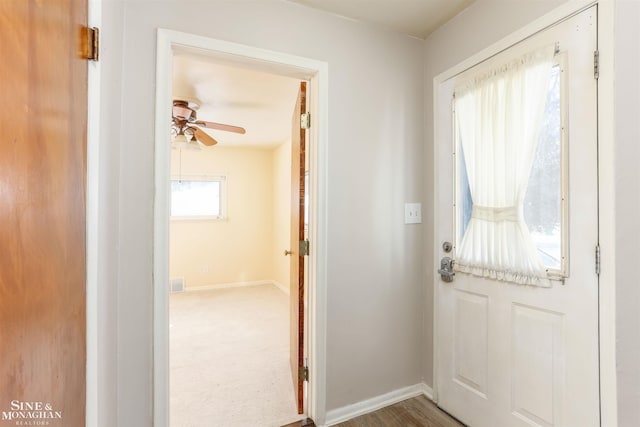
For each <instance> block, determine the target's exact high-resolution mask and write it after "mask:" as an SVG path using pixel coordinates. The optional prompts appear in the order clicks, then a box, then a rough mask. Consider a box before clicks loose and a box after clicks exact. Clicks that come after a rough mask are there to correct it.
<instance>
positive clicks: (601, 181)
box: [433, 0, 617, 426]
mask: <svg viewBox="0 0 640 427" xmlns="http://www.w3.org/2000/svg"><path fill="white" fill-rule="evenodd" d="M594 4H597V5H598V49H599V50H600V77H599V79H598V140H599V142H598V145H599V148H598V154H599V157H598V164H599V178H598V185H599V188H600V190H599V203H598V204H599V219H598V222H599V230H600V231H599V234H600V236H599V239H600V248H601V253H602V258H601V265H602V273H601V274H600V283H599V292H600V301H599V312H600V319H599V321H600V331H599V332H600V412H601V415H600V417H601V418H600V423H601V425H602V426H616V425H617V388H616V387H617V386H616V365H615V364H616V353H615V352H616V348H615V339H616V335H615V319H616V311H615V295H616V279H615V240H614V239H615V203H614V201H615V169H614V168H615V163H614V159H615V157H614V156H615V151H614V148H615V147H614V143H615V142H614V141H615V130H614V104H615V103H614V90H613V89H614V31H613V29H614V8H615V5H614V2H613V1H608V0H602V1H593V0H574V1H570V2H567V3H564V4H563V5H561V6H560V7H558V8H556V9H554V10H553V11H551V12H549V13H548V14H546V15H544V16H542V17H541V18H539V19H536V20H535V21H533V22H532V23H530V24H528V25H526V26H525V27H523V28H521V29H520V30H518V31H516V32H514V33H512V34H510V35H509V36H507V37H505V38H503V39H502V40H500V41H498V42H496V43H494V44H492V45H491V46H489V47H487V48H486V49H483V50H482V51H480V52H478V53H477V54H475V55H473V56H471V57H470V58H468V59H466V60H465V61H462V62H461V63H460V64H458V65H456V66H454V67H452V68H450V69H448V70H447V71H445V72H443V73H441V74H439V75H437V76H436V77H435V78H434V80H433V106H434V109H433V111H434V144H433V150H434V157H433V159H434V164H433V168H434V176H435V177H436V179H435V180H434V188H433V197H434V198H433V200H436V201H437V200H439V196H438V195H439V188H438V179H437V177H438V176H439V174H438V170H439V164H438V161H437V159H438V149H439V148H438V144H437V141H439V132H440V130H439V127H440V124H439V121H438V111H439V109H438V90H439V87H440V85H441V84H442V83H444V82H446V81H447V80H449V79H450V78H452V77H454V76H455V75H457V74H460V73H461V72H463V71H464V70H466V69H468V68H470V67H472V66H473V65H475V64H477V63H479V62H482V61H484V60H486V59H488V58H490V57H491V56H493V55H496V54H498V53H499V52H501V51H503V50H505V49H507V48H509V47H510V46H513V45H514V44H516V43H518V42H520V41H522V40H524V39H526V38H528V37H530V36H532V35H533V34H535V33H537V32H539V31H542V30H543V29H545V28H547V27H549V26H551V25H553V24H555V23H556V22H558V21H560V20H562V19H564V18H566V17H568V16H571V15H573V14H575V13H577V12H578V11H580V10H583V9H585V8H587V7H589V6H591V5H594ZM433 221H434V222H433V232H434V236H438V235H439V233H438V223H439V221H438V210H437V209H436V210H435V211H434V220H433ZM433 245H434V258H433V266H434V272H435V271H436V270H437V269H438V265H439V262H440V261H439V257H440V255H441V254H440V242H439V241H438V239H437V238H435V239H434V242H433ZM433 280H434V298H433V309H434V315H435V317H434V330H433V333H434V335H433V336H434V353H433V355H434V357H433V359H434V361H433V382H434V385H433V387H434V391H433V392H434V401H436V402H437V396H438V384H437V378H438V376H437V372H436V369H437V362H438V360H437V354H438V351H437V350H438V343H437V337H438V335H437V331H438V329H437V327H438V325H437V318H438V286H437V281H438V280H439V278H438V276H437V275H436V274H435V273H434V276H433Z"/></svg>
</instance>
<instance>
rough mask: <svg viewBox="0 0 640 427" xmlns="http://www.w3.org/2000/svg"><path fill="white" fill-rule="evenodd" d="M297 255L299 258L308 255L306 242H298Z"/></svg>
mask: <svg viewBox="0 0 640 427" xmlns="http://www.w3.org/2000/svg"><path fill="white" fill-rule="evenodd" d="M298 253H299V254H300V256H307V255H309V241H308V240H300V244H299V247H298Z"/></svg>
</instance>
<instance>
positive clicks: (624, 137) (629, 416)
mask: <svg viewBox="0 0 640 427" xmlns="http://www.w3.org/2000/svg"><path fill="white" fill-rule="evenodd" d="M616 7H617V10H616V18H615V25H616V28H615V34H616V45H615V49H616V52H615V61H616V69H615V79H616V81H615V85H616V89H615V99H616V101H615V117H616V124H615V127H616V129H615V131H616V175H617V176H616V187H617V191H616V278H617V283H616V291H617V298H616V317H617V319H616V320H617V321H616V326H617V333H616V341H617V367H618V378H617V379H618V425H619V426H620V427H634V426H640V279H639V278H638V277H639V276H638V271H637V266H638V260H639V259H640V221H638V212H640V168H639V167H638V162H639V161H640V120H638V118H639V117H640V44H639V43H638V41H640V3H638V2H637V1H619V2H617V5H616Z"/></svg>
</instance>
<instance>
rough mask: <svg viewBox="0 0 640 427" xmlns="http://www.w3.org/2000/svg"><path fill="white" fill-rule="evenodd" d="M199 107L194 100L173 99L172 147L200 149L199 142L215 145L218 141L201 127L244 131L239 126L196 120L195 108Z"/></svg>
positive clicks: (237, 131) (241, 132) (236, 131)
mask: <svg viewBox="0 0 640 427" xmlns="http://www.w3.org/2000/svg"><path fill="white" fill-rule="evenodd" d="M199 108H200V104H199V102H197V101H195V100H183V99H174V100H173V112H172V118H171V135H172V139H171V145H172V147H174V148H197V149H200V148H202V146H201V145H200V144H203V145H206V146H212V145H216V144H217V143H218V141H216V140H215V139H213V138H212V137H211V136H210V135H209V134H207V133H206V132H205V131H203V130H202V129H201V127H204V128H208V129H216V130H222V131H226V132H234V133H239V134H244V133H246V131H245V129H244V128H241V127H239V126H231V125H226V124H223V123H214V122H205V121H204V120H198V119H197V114H196V110H198V109H199Z"/></svg>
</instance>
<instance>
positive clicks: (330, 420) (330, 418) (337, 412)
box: [325, 383, 433, 427]
mask: <svg viewBox="0 0 640 427" xmlns="http://www.w3.org/2000/svg"><path fill="white" fill-rule="evenodd" d="M421 394H424V395H426V396H427V397H429V398H430V399H431V397H430V396H433V390H432V389H431V387H429V386H428V385H426V384H425V383H419V384H414V385H412V386H408V387H404V388H401V389H398V390H394V391H391V392H389V393H385V394H383V395H380V396H376V397H372V398H371V399H367V400H363V401H361V402H358V403H354V404H352V405H347V406H343V407H342V408H337V409H332V410H330V411H327V417H326V422H325V425H326V426H327V427H329V426H333V425H336V424H339V423H343V422H345V421H349V420H350V419H352V418H355V417H358V416H360V415H364V414H368V413H370V412H373V411H377V410H378V409H381V408H384V407H385V406H389V405H393V404H394V403H398V402H401V401H403V400H406V399H410V398H412V397H416V396H420V395H421Z"/></svg>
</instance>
